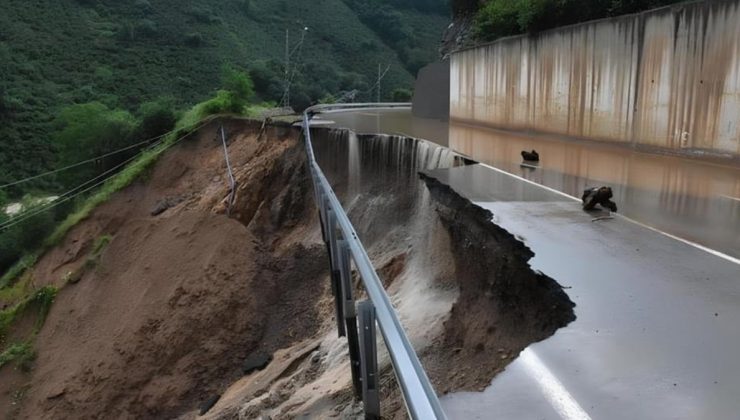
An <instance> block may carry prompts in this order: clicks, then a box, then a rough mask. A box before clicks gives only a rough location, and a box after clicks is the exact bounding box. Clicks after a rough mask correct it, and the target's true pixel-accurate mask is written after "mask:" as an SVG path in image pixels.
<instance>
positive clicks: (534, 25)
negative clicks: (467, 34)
mask: <svg viewBox="0 0 740 420" xmlns="http://www.w3.org/2000/svg"><path fill="white" fill-rule="evenodd" d="M679 1H680V0H487V1H485V2H484V4H483V5H482V6H480V8H478V4H477V1H475V0H453V8H454V10H455V12H456V13H458V14H465V13H469V12H471V10H476V9H477V12H476V14H475V33H476V36H477V37H478V38H479V39H482V40H494V39H496V38H500V37H504V36H508V35H516V34H521V33H526V32H538V31H542V30H545V29H550V28H555V27H558V26H564V25H570V24H573V23H578V22H585V21H588V20H593V19H600V18H605V17H610V16H619V15H623V14H627V13H635V12H640V11H643V10H648V9H652V8H656V7H660V6H664V5H668V4H673V3H678V2H679Z"/></svg>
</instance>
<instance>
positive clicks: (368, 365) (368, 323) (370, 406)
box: [357, 300, 380, 420]
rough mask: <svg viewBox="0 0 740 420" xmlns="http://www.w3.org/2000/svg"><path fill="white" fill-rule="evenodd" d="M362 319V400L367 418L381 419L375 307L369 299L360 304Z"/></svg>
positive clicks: (359, 315) (359, 314) (359, 311)
mask: <svg viewBox="0 0 740 420" xmlns="http://www.w3.org/2000/svg"><path fill="white" fill-rule="evenodd" d="M357 309H358V317H359V321H360V358H361V361H362V362H361V372H362V402H363V405H364V407H365V418H366V419H372V420H376V419H380V395H379V392H378V351H377V348H376V343H375V307H374V306H373V304H372V302H370V301H369V300H363V301H362V302H360V303H359V305H358V308H357Z"/></svg>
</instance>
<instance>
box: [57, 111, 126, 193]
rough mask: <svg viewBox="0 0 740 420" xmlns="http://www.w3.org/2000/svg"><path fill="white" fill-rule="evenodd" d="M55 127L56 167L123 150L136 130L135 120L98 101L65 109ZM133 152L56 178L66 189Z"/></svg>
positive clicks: (124, 112)
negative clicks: (57, 154)
mask: <svg viewBox="0 0 740 420" xmlns="http://www.w3.org/2000/svg"><path fill="white" fill-rule="evenodd" d="M55 125H56V126H57V127H58V130H57V132H56V133H55V135H54V142H55V143H56V146H57V148H58V150H59V166H60V167H63V166H67V165H70V164H73V163H76V162H79V161H82V160H85V159H90V158H93V157H95V156H100V155H103V154H106V153H108V152H111V151H113V150H116V149H120V148H122V147H125V146H126V145H127V144H130V143H128V142H129V139H130V138H131V134H132V132H133V130H134V128H135V127H136V121H135V119H134V118H133V116H131V114H129V113H128V112H126V111H121V110H112V109H110V108H108V107H107V106H105V105H103V104H102V103H100V102H90V103H86V104H80V105H72V106H70V107H67V108H64V109H63V110H62V111H61V113H60V114H59V116H58V117H57V119H56V121H55ZM134 153H136V151H135V150H133V151H130V153H122V154H117V155H115V156H110V157H108V158H105V159H101V160H99V161H96V162H94V163H92V164H90V165H85V166H81V167H79V168H76V169H75V170H74V171H65V172H64V173H62V174H61V175H60V177H59V179H60V180H61V181H62V183H63V184H64V185H65V186H66V187H67V188H71V187H73V186H77V185H80V184H81V183H83V182H85V181H87V180H90V179H92V178H94V177H95V176H96V175H98V174H100V173H102V172H104V171H106V170H108V169H110V168H112V167H114V166H115V165H117V164H119V163H121V162H122V161H124V160H125V159H127V158H128V157H130V156H132V155H133V154H134Z"/></svg>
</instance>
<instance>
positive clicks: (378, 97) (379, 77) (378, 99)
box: [375, 63, 382, 103]
mask: <svg viewBox="0 0 740 420" xmlns="http://www.w3.org/2000/svg"><path fill="white" fill-rule="evenodd" d="M381 78H382V76H381V75H380V63H378V96H377V100H376V101H375V102H377V103H380V79H381Z"/></svg>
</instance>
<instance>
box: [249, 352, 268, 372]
mask: <svg viewBox="0 0 740 420" xmlns="http://www.w3.org/2000/svg"><path fill="white" fill-rule="evenodd" d="M271 361H272V355H271V354H265V353H256V354H252V355H250V356H249V357H247V360H245V361H244V365H243V366H242V371H243V372H244V374H245V375H249V374H250V373H252V372H254V371H257V370H262V369H264V368H265V366H267V365H268V364H269V363H270V362H271Z"/></svg>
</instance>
